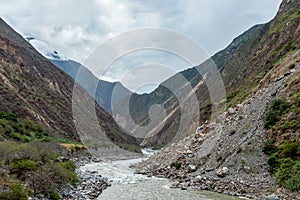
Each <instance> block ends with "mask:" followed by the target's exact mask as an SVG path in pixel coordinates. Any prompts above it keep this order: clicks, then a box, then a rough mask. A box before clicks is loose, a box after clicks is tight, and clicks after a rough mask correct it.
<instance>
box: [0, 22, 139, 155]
mask: <svg viewBox="0 0 300 200" xmlns="http://www.w3.org/2000/svg"><path fill="white" fill-rule="evenodd" d="M0 79H1V81H0V83H1V84H0V109H1V110H2V111H6V112H12V113H15V114H17V115H18V117H20V118H29V119H32V120H37V121H40V122H41V123H42V124H44V125H45V126H46V127H47V128H48V129H49V130H51V134H53V135H54V136H59V137H63V138H67V139H69V140H72V141H81V142H83V143H84V144H86V145H87V146H90V147H93V148H94V150H95V151H97V149H98V148H99V149H101V148H106V149H118V148H117V147H116V146H115V145H114V144H113V143H112V142H111V141H114V143H115V144H116V145H118V146H122V147H123V148H132V149H136V151H138V146H137V143H138V142H137V141H136V139H135V138H134V137H131V136H129V135H127V134H126V133H125V132H124V131H122V130H121V129H120V128H119V127H118V126H117V124H116V123H115V121H114V120H113V118H112V117H111V116H110V115H109V114H108V113H107V112H105V111H104V110H103V109H102V108H100V107H99V106H97V105H95V102H94V100H93V99H92V98H91V97H90V96H89V95H88V93H87V92H85V91H84V90H83V88H82V87H81V86H80V85H78V84H76V83H74V81H73V80H72V78H71V77H69V76H68V75H67V74H65V73H64V72H63V71H61V70H60V69H58V68H57V67H56V66H54V65H53V64H52V63H50V62H49V61H48V60H47V59H46V58H44V57H43V56H42V55H40V54H39V53H38V52H37V51H36V50H35V49H34V48H33V47H32V46H31V45H30V44H29V43H28V42H26V40H24V39H23V38H22V37H21V36H20V35H19V34H18V33H16V32H15V31H14V30H13V29H12V28H11V27H9V26H8V25H7V24H6V23H5V22H4V21H3V20H2V19H1V20H0ZM73 91H77V93H76V96H74V94H73V96H72V92H73ZM94 105H95V106H94ZM90 113H95V115H96V117H95V118H93V119H92V117H91V114H90ZM96 125H97V126H99V129H97V128H95V127H97V126H96ZM108 138H110V140H109V139H108ZM115 147H116V148H115ZM91 149H92V148H91ZM115 151H116V152H117V151H118V150H115ZM98 152H101V151H100V150H99V151H98ZM104 152H105V151H103V153H102V154H105V153H104ZM106 156H108V155H106Z"/></svg>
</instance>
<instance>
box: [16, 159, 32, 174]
mask: <svg viewBox="0 0 300 200" xmlns="http://www.w3.org/2000/svg"><path fill="white" fill-rule="evenodd" d="M11 168H12V170H16V171H19V172H22V171H34V170H36V169H37V164H36V162H34V161H33V160H28V159H22V160H16V161H13V163H12V164H11Z"/></svg>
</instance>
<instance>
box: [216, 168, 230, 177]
mask: <svg viewBox="0 0 300 200" xmlns="http://www.w3.org/2000/svg"><path fill="white" fill-rule="evenodd" d="M228 172H229V170H228V168H227V167H222V168H220V169H218V170H217V176H218V177H221V178H223V177H225V176H226V175H228Z"/></svg>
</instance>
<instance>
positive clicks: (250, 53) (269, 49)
mask: <svg viewBox="0 0 300 200" xmlns="http://www.w3.org/2000/svg"><path fill="white" fill-rule="evenodd" d="M299 38H300V37H299V1H295V0H292V1H283V4H282V5H281V7H280V10H279V12H278V14H277V16H276V17H275V18H274V19H273V20H272V21H271V22H269V23H267V24H263V25H257V26H254V27H253V28H251V29H249V30H248V31H246V32H245V33H244V34H242V35H241V36H239V37H238V38H236V39H235V40H234V41H233V42H232V43H231V44H230V45H229V46H228V47H227V48H226V49H224V50H223V51H221V52H219V53H217V54H215V55H214V56H213V57H212V59H213V61H214V62H215V64H216V65H217V67H218V68H219V69H220V72H221V74H222V78H223V81H224V84H225V88H226V92H227V105H228V106H231V105H234V104H236V103H239V102H241V101H242V100H243V99H245V98H246V97H247V96H248V95H249V94H250V93H251V89H252V88H255V87H256V86H257V85H258V84H259V81H260V80H261V78H262V77H263V76H264V75H265V74H266V73H267V72H268V70H270V69H271V68H272V67H273V66H274V65H275V64H276V62H278V60H280V59H282V58H283V57H285V56H286V55H288V54H289V53H291V52H294V51H295V50H297V49H298V48H299V44H300V42H299ZM209 62H210V61H207V62H205V63H203V64H201V65H200V66H197V67H195V68H191V69H188V70H185V71H183V72H180V74H182V75H183V76H184V77H186V79H187V80H189V82H190V84H191V86H192V87H193V89H194V90H195V94H196V95H197V98H198V101H199V104H200V113H201V116H200V119H199V116H193V117H192V119H193V122H192V123H191V124H190V125H189V126H188V127H187V129H186V130H185V132H186V134H187V135H188V134H189V133H191V132H193V130H194V129H195V128H196V127H197V126H198V124H199V122H200V123H201V122H204V121H205V120H206V119H209V118H210V113H211V106H212V105H211V103H210V99H209V98H210V96H209V92H208V90H207V86H206V85H205V83H203V84H199V83H200V80H202V77H201V75H200V74H199V73H198V72H197V70H196V69H198V70H203V68H205V67H206V66H209ZM177 77H178V75H175V76H173V77H171V78H170V79H168V80H167V81H166V82H165V83H171V84H177V85H178V89H177V91H180V90H184V87H185V86H184V85H180V83H178V82H176V78H177ZM163 85H164V83H163V84H161V86H160V87H159V88H158V89H156V90H155V91H154V92H152V93H151V94H149V95H148V94H144V95H137V94H134V95H133V96H132V97H131V99H130V113H131V116H132V118H133V119H134V121H135V122H136V123H138V124H140V125H147V124H149V122H150V118H149V116H148V111H149V108H150V107H151V106H152V105H154V104H161V105H162V106H163V107H164V108H165V109H166V112H167V113H169V114H170V115H168V118H167V119H166V123H165V126H164V127H163V128H162V129H161V131H159V132H158V134H156V135H155V136H154V137H150V138H147V139H145V140H144V141H143V143H142V144H143V145H146V146H147V145H148V146H153V145H157V146H163V145H165V144H167V143H168V142H170V141H171V140H172V138H173V137H174V134H175V133H176V132H177V130H178V128H179V127H178V126H179V123H178V122H179V121H180V115H181V114H180V111H179V109H178V105H179V104H178V101H177V100H176V97H175V95H174V94H172V92H171V91H168V89H167V88H165V87H164V86H163ZM169 85H170V84H169ZM119 107H122V105H121V106H119ZM116 110H118V109H116ZM120 110H122V109H120ZM118 114H119V115H121V114H122V113H121V112H120V113H118ZM121 121H123V123H124V124H126V122H127V121H128V119H126V118H124V119H122V120H121Z"/></svg>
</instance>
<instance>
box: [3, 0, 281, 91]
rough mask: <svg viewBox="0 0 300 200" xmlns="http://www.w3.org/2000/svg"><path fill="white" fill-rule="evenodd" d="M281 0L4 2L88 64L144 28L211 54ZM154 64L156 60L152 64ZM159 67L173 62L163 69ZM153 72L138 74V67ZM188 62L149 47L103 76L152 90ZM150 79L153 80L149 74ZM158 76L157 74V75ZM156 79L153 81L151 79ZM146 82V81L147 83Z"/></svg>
mask: <svg viewBox="0 0 300 200" xmlns="http://www.w3.org/2000/svg"><path fill="white" fill-rule="evenodd" d="M280 2H281V0H251V1H248V0H181V1H180V0H164V1H162V0H151V1H150V0H149V1H146V0H87V1H81V0H64V1H59V0H48V1H40V0H1V7H0V15H1V17H2V18H3V19H4V20H5V21H6V22H7V23H9V24H10V25H11V26H12V27H13V28H14V29H16V30H17V31H18V32H19V33H21V34H22V35H23V36H33V37H35V38H36V39H38V40H39V41H41V42H43V43H45V44H46V45H47V46H48V47H49V49H55V50H56V51H58V52H59V53H61V54H62V55H65V56H67V57H68V58H71V59H73V60H76V61H79V62H81V63H84V61H85V59H86V58H87V57H88V55H89V54H90V53H91V52H92V51H93V50H94V49H95V48H96V47H97V46H99V45H100V44H101V43H103V42H104V41H105V40H107V39H108V38H111V37H114V36H116V35H118V34H120V33H122V32H126V31H130V30H132V29H137V28H143V27H160V28H167V29H171V30H175V31H178V32H180V33H183V34H185V35H186V36H188V37H190V38H192V39H193V40H195V41H196V42H198V43H199V44H200V45H201V46H202V47H203V48H204V50H205V51H206V52H207V54H208V55H213V54H214V53H215V52H217V51H219V50H221V49H223V48H224V47H225V46H227V45H228V44H229V43H230V42H231V41H232V39H233V38H234V37H236V36H238V35H239V34H241V33H242V32H244V31H246V30H247V29H248V28H250V27H251V26H253V25H255V24H258V23H265V22H267V21H269V20H270V19H272V18H273V17H274V15H275V14H276V12H277V10H278V7H279V4H280ZM150 63H151V64H150ZM153 63H158V64H159V66H168V70H166V68H164V69H162V70H161V71H160V70H159V67H153V69H155V70H153V71H152V73H151V70H149V69H151V67H150V66H151V65H152V64H153ZM144 65H147V70H146V71H145V72H147V73H144V74H143V73H142V71H141V70H139V71H136V72H133V71H134V70H133V69H136V68H138V67H137V66H144ZM187 67H189V65H188V63H186V62H185V61H182V60H181V59H179V58H178V57H176V56H174V55H171V54H170V53H166V52H163V51H151V50H146V51H143V52H142V53H141V52H135V53H132V54H131V55H126V56H124V58H123V59H122V58H120V59H118V60H117V61H116V62H115V63H113V64H112V65H111V66H110V68H109V69H107V70H106V71H105V74H102V75H101V76H100V78H102V79H106V80H110V81H116V80H121V81H122V82H123V84H125V85H126V86H127V87H129V88H130V89H132V90H138V91H140V92H143V91H149V90H151V89H153V88H154V87H155V85H157V84H158V83H159V82H161V81H163V80H165V79H166V78H168V77H169V76H170V75H172V74H173V73H175V72H176V71H180V70H183V69H185V68H187ZM145 77H147V78H145ZM151 77H152V78H151ZM150 79H151V80H150ZM143 80H146V81H144V82H143Z"/></svg>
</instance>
